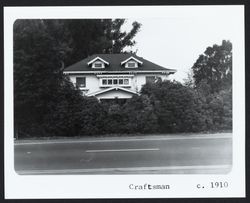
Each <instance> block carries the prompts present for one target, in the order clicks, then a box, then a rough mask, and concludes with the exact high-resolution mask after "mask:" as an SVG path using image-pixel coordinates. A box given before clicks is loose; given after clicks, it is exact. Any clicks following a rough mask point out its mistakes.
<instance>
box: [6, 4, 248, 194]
mask: <svg viewBox="0 0 250 203" xmlns="http://www.w3.org/2000/svg"><path fill="white" fill-rule="evenodd" d="M242 8H243V7H242V6H231V7H230V6H214V7H209V6H207V7H206V6H201V7H200V9H199V8H198V7H193V8H190V7H185V6H183V7H178V6H177V7H167V6H166V7H161V8H158V9H157V8H153V7H147V8H145V7H144V8H140V9H139V7H137V8H136V7H131V8H128V7H117V9H115V8H114V7H113V8H100V7H99V8H95V7H92V8H86V7H85V8H81V7H79V8H76V10H74V8H71V9H72V11H73V12H71V14H70V15H69V14H68V12H65V15H64V16H61V15H62V13H63V11H67V8H62V10H61V11H60V8H57V10H54V9H53V8H51V10H47V14H46V15H41V13H42V14H43V12H45V10H43V8H37V9H40V10H38V11H39V12H40V11H41V13H39V12H38V14H36V12H35V10H32V11H31V10H29V8H27V10H26V12H25V9H23V11H22V8H20V10H17V11H21V13H18V12H17V13H16V17H15V15H14V17H13V16H12V17H9V16H11V14H13V12H14V9H13V8H7V9H6V11H9V12H7V14H6V15H7V17H9V19H10V22H12V23H8V25H6V24H7V23H6V22H7V20H6V21H5V26H6V27H7V26H8V27H7V28H8V29H9V30H11V32H12V34H11V35H10V36H11V37H9V38H8V39H9V40H8V42H9V44H10V45H12V46H8V48H7V50H5V51H8V50H10V53H11V55H10V56H11V57H12V59H11V57H10V59H11V60H8V59H7V61H8V62H7V63H8V64H9V65H5V70H6V69H7V66H10V67H11V70H12V71H10V73H9V72H7V73H6V75H5V78H6V77H9V78H11V81H12V83H11V86H9V87H10V89H9V90H10V91H11V88H12V90H13V91H12V94H11V96H10V97H8V98H11V99H12V102H11V104H12V107H13V108H12V110H11V111H10V112H12V115H13V117H12V118H11V119H12V120H11V122H10V124H9V126H10V127H11V126H12V127H11V128H9V129H8V130H10V129H11V131H10V132H12V133H9V134H8V136H9V137H8V138H7V141H6V142H8V147H7V148H8V149H9V150H10V152H11V153H8V155H6V156H12V158H11V159H12V162H10V161H9V160H7V161H6V162H8V163H7V164H5V167H7V166H6V165H8V169H10V168H11V169H10V170H11V171H12V172H10V174H9V175H7V177H8V178H9V180H14V179H15V181H17V182H19V183H20V184H21V180H26V179H27V180H28V181H31V180H32V178H34V180H36V179H37V180H39V181H41V180H42V179H43V178H44V180H48V182H47V183H51V182H56V184H60V183H58V182H57V181H55V180H59V179H60V178H61V179H60V180H63V178H67V180H68V181H69V184H68V185H70V181H72V182H73V180H76V178H79V177H80V178H81V180H88V181H89V182H90V183H94V182H95V181H97V179H96V178H97V177H103V178H104V179H106V180H108V179H111V182H112V181H113V182H114V181H116V179H117V178H118V179H117V180H125V179H127V180H126V181H127V183H126V186H124V185H123V186H122V188H124V187H126V191H123V192H121V193H118V194H117V195H119V194H121V196H123V195H124V194H123V193H126V192H127V191H129V192H132V193H133V194H132V196H133V195H135V196H136V192H137V193H140V192H142V191H147V190H154V193H153V194H154V195H153V196H157V192H158V193H159V197H166V196H164V195H166V194H164V191H165V193H166V191H168V190H171V188H172V187H173V185H174V183H173V179H171V181H170V179H169V178H167V177H170V176H171V177H172V178H174V177H177V179H179V181H180V180H181V179H183V180H184V178H183V177H187V178H191V179H192V175H196V176H197V177H196V179H198V177H205V178H207V180H208V179H209V177H210V176H213V177H214V176H222V177H225V178H222V179H221V178H219V179H217V180H216V181H214V182H212V179H211V181H210V182H208V181H207V182H197V183H195V184H194V185H195V186H196V187H195V189H196V190H199V189H200V190H202V189H204V188H206V189H207V188H208V187H209V188H210V190H211V188H218V187H220V188H223V189H224V190H226V189H227V188H228V191H231V190H233V187H232V185H231V184H230V178H231V177H233V178H232V179H234V177H235V174H236V172H239V171H242V172H243V171H244V168H240V167H242V166H244V154H242V153H244V152H243V151H244V147H243V146H245V144H244V134H242V133H244V120H243V119H244V112H243V111H242V108H243V109H244V100H242V101H240V102H238V100H237V101H236V100H235V96H234V95H236V94H238V96H237V98H238V99H239V96H240V97H241V98H244V89H241V90H239V89H240V88H242V87H243V88H244V83H243V82H244V81H243V80H242V77H243V78H244V74H243V73H244V71H243V70H244V58H242V56H243V57H244V43H242V40H244V39H242V36H243V33H244V29H243V28H244V27H243V25H244V21H243V19H244V17H242V16H243V15H242V12H243V10H244V9H242ZM8 9H9V10H8ZM68 9H70V8H68ZM81 9H83V10H82V12H80V11H81ZM108 9H110V10H108ZM150 9H152V11H153V12H152V13H150V14H149V11H150ZM164 9H165V10H164ZM234 10H235V16H232V15H234V14H232V15H231V13H232V11H234ZM91 11H92V12H91ZM94 11H95V12H94ZM98 11H101V14H99V15H98ZM125 11H127V12H130V11H131V14H130V15H127V16H126V15H124V14H123V13H126V12H125ZM211 11H212V12H213V11H214V15H212V16H211ZM22 12H23V13H22ZM29 12H30V14H29ZM56 12H58V13H59V15H57V14H56ZM84 12H85V13H84ZM112 12H113V14H111V13H112ZM140 12H141V15H140ZM45 13H46V12H45ZM82 13H84V14H82ZM119 13H120V15H119ZM78 14H79V15H78ZM53 15H54V16H53ZM71 15H73V16H71ZM51 16H53V17H51ZM6 19H7V18H6ZM239 19H241V20H242V21H239ZM239 22H240V23H239ZM232 25H233V26H232ZM236 25H238V28H239V29H236V27H234V26H236ZM243 42H244V41H243ZM242 44H243V45H242ZM6 47H7V46H6ZM242 54H243V55H242ZM242 59H243V60H242ZM236 62H238V63H237V64H236V65H235V63H236ZM6 79H7V78H6ZM5 81H6V80H5ZM7 81H8V80H7ZM9 94H10V93H9ZM5 101H6V100H5ZM236 102H238V103H237V104H238V105H239V106H237V108H238V111H237V113H234V110H235V109H234V108H235V106H233V105H234V104H235V103H236ZM242 102H243V103H242ZM233 107H234V108H233ZM235 115H238V117H237V119H238V120H237V121H236V119H235V117H234V116H235ZM7 125H8V123H7ZM237 132H240V133H238V134H237ZM239 134H240V135H239ZM11 135H13V136H11ZM6 136H7V135H6V134H5V137H6ZM8 140H9V141H8ZM235 143H238V144H240V143H241V144H242V146H241V147H239V145H238V144H237V146H236V144H235ZM241 150H243V151H241ZM235 155H236V156H237V157H235ZM238 157H241V158H238ZM235 159H237V161H235ZM236 170H237V171H236ZM13 174H15V175H13ZM133 177H136V178H138V180H137V179H136V178H135V179H134V178H133ZM143 177H150V178H149V179H150V180H149V179H145V180H144V181H143ZM154 177H156V179H154ZM119 178H121V179H119ZM243 178H244V173H242V175H241V178H239V179H238V180H237V181H241V180H242V179H243ZM50 179H51V181H49V180H50ZM52 179H54V181H53V180H52ZM151 179H152V180H151ZM191 179H190V180H191ZM79 180H80V179H79ZM92 180H93V182H92ZM168 180H169V181H168ZM193 180H194V179H193ZM201 180H202V179H201ZM201 180H200V181H201ZM15 181H14V182H15ZM88 181H86V182H85V183H87V182H88ZM14 182H13V183H14ZM120 182H121V183H119V184H122V181H120ZM51 184H55V183H51ZM78 184H79V183H78ZM101 184H102V183H101ZM185 184H188V182H186V183H185ZM8 185H9V186H10V185H11V184H8ZM27 185H28V187H32V184H31V182H30V183H28V184H27ZM51 187H52V186H51ZM68 187H69V186H68ZM99 187H101V186H99ZM187 187H188V186H187ZM230 187H231V188H230ZM234 187H236V186H234ZM238 187H239V186H238ZM48 188H49V187H48ZM239 188H244V185H242V186H241V187H239ZM110 189H112V188H110ZM113 189H114V188H113ZM34 190H35V189H34ZM48 190H49V189H48ZM78 190H79V189H78ZM89 190H90V192H89V193H87V194H88V195H87V197H91V194H92V192H91V191H93V190H92V189H89ZM106 190H107V192H106V193H105V194H104V196H105V195H107V194H109V192H108V188H107V189H106ZM117 190H119V189H117ZM191 190H192V188H190V191H191ZM204 190H205V189H204ZM239 190H240V189H239ZM76 191H77V190H76ZM76 191H75V193H76ZM79 191H80V190H79ZM188 191H189V190H187V191H182V192H180V191H179V190H178V192H179V194H182V195H183V196H185V195H186V196H188V195H187V194H188ZM47 192H48V191H47ZM171 192H172V191H171ZM171 192H170V193H171ZM242 192H243V193H244V190H241V191H239V192H238V193H237V192H236V191H235V194H236V196H237V195H239V196H241V195H242V194H243V193H242ZM225 193H226V194H228V193H227V192H225ZM20 194H21V195H20ZM20 194H19V193H17V196H18V195H19V196H22V195H23V196H25V194H26V195H27V192H26V193H21V192H20ZM34 194H36V193H34ZM42 194H43V192H41V193H39V195H38V196H39V197H40V198H41V196H40V195H42ZM44 194H46V192H45V193H44ZM79 194H80V193H79ZM111 194H112V193H111ZM176 194H177V193H176ZM31 195H32V192H31ZM54 195H55V196H56V197H58V194H57V193H55V194H54ZM64 195H67V193H65V194H64ZM72 195H73V193H72ZM137 195H139V196H140V194H137ZM144 195H146V194H144ZM171 195H172V197H174V196H173V194H172V193H171ZM171 195H170V196H171ZM213 195H214V196H220V195H222V196H223V194H220V192H219V191H217V193H211V196H213ZM99 196H100V197H103V196H102V195H101V194H100V195H97V196H96V197H99ZM146 196H147V195H146ZM194 196H195V195H194ZM198 196H199V195H198ZM32 197H34V196H32ZM64 197H65V196H64ZM67 197H68V196H67ZM71 197H72V196H71ZM74 197H75V196H73V198H74Z"/></svg>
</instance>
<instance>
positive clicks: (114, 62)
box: [64, 54, 176, 100]
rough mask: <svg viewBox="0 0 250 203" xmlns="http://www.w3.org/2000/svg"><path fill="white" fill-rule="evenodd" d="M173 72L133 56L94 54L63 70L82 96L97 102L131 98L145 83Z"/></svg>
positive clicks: (173, 71) (165, 77)
mask: <svg viewBox="0 0 250 203" xmlns="http://www.w3.org/2000/svg"><path fill="white" fill-rule="evenodd" d="M175 72H176V70H174V69H167V68H164V67H161V66H159V65H157V64H154V63H152V62H150V61H148V60H146V59H144V58H142V57H139V56H137V55H135V54H95V55H92V56H90V57H88V58H85V59H83V60H81V61H79V62H77V63H75V64H73V65H71V66H69V67H67V68H65V69H64V74H66V75H68V76H69V78H70V80H71V81H72V83H73V84H74V85H75V86H76V87H78V88H79V89H80V90H81V91H82V93H83V95H86V96H95V97H97V98H98V99H99V100H104V99H128V98H131V97H132V96H133V95H136V94H137V95H138V94H139V93H140V90H141V88H142V86H143V85H144V84H146V83H147V82H155V81H156V80H157V79H159V78H161V79H162V80H167V79H168V76H169V75H170V74H174V73H175Z"/></svg>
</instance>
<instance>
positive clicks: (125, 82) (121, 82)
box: [100, 78, 130, 87]
mask: <svg viewBox="0 0 250 203" xmlns="http://www.w3.org/2000/svg"><path fill="white" fill-rule="evenodd" d="M100 85H101V86H103V87H110V86H130V79H129V78H107V79H105V78H102V79H101V83H100Z"/></svg>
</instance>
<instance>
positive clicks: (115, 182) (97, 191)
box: [4, 5, 245, 199]
mask: <svg viewBox="0 0 250 203" xmlns="http://www.w3.org/2000/svg"><path fill="white" fill-rule="evenodd" d="M128 11H129V12H128ZM211 13H213V15H215V16H217V17H218V15H219V13H220V14H221V13H222V14H223V15H227V16H228V17H229V20H231V23H232V30H234V34H233V36H234V37H233V39H231V40H232V44H233V167H232V170H231V172H230V173H228V174H224V175H210V174H207V175H200V174H194V175H167V174H166V175H165V174H164V175H28V176H26V175H18V174H17V173H16V172H15V170H14V140H13V137H14V136H13V133H14V132H13V131H14V127H13V115H14V112H13V98H14V97H13V24H14V22H15V20H17V19H39V18H43V19H45V18H46V19H69V18H71V19H86V18H90V19H95V18H168V17H180V16H182V17H184V16H189V17H194V18H196V17H200V18H202V17H203V18H207V17H211V16H210V15H211ZM244 44H245V39H244V6H243V5H237V6H228V5H227V6H223V5H222V6H212V5H211V6H105V7H102V6H88V7H82V6H79V7H74V6H73V7H72V6H71V7H4V104H5V105H4V106H5V109H4V120H5V124H4V129H5V130H4V150H5V155H4V160H5V161H4V169H5V170H4V171H5V177H4V178H5V181H4V182H5V198H6V199H44V198H46V199H48V198H49V199H54V198H57V199H68V198H70V199H75V198H77V199H78V198H200V197H206V198H212V197H216V198H218V197H220V198H221V197H245V46H244ZM212 181H227V182H228V183H229V187H228V188H224V189H220V190H215V189H212V188H206V189H204V190H198V189H197V187H196V185H197V184H202V185H207V184H208V183H210V182H212ZM131 183H133V184H137V185H144V184H145V183H150V184H168V185H170V186H171V188H170V189H169V190H168V191H165V190H163V191H162V190H154V191H148V190H146V191H143V190H140V191H139V190H137V191H136V190H131V189H129V185H130V184H131Z"/></svg>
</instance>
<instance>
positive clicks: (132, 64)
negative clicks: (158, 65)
mask: <svg viewBox="0 0 250 203" xmlns="http://www.w3.org/2000/svg"><path fill="white" fill-rule="evenodd" d="M137 67H138V63H137V62H135V61H129V62H127V63H126V64H125V68H137Z"/></svg>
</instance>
